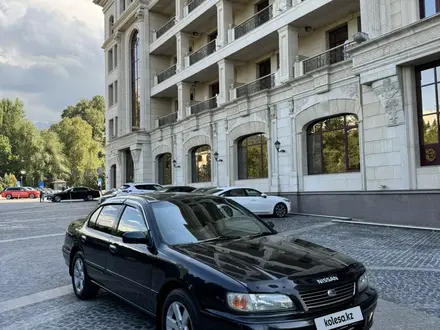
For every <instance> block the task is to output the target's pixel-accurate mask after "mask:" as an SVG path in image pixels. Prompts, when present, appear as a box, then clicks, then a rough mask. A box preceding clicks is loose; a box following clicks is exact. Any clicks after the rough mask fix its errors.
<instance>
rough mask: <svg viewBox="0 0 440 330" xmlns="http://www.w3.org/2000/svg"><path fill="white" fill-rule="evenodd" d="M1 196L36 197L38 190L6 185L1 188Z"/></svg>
mask: <svg viewBox="0 0 440 330" xmlns="http://www.w3.org/2000/svg"><path fill="white" fill-rule="evenodd" d="M1 196H2V197H3V198H6V199H13V198H31V199H33V198H37V197H40V192H39V191H38V190H30V189H26V188H25V187H8V188H6V189H5V190H3V192H2V194H1Z"/></svg>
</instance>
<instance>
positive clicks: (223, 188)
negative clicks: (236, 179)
mask: <svg viewBox="0 0 440 330" xmlns="http://www.w3.org/2000/svg"><path fill="white" fill-rule="evenodd" d="M217 189H221V190H222V191H228V190H232V189H252V190H258V189H255V188H252V187H239V186H228V187H218V188H217Z"/></svg>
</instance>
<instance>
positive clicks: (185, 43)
mask: <svg viewBox="0 0 440 330" xmlns="http://www.w3.org/2000/svg"><path fill="white" fill-rule="evenodd" d="M93 1H94V2H95V3H96V4H97V5H99V6H101V7H102V8H103V12H104V17H105V41H104V44H103V49H104V51H105V59H106V68H105V70H106V84H107V86H106V95H105V97H106V101H107V115H106V121H107V141H108V144H107V147H106V148H107V150H106V155H107V170H108V173H107V176H108V180H109V182H107V184H108V186H110V187H116V186H119V185H121V184H122V183H124V182H126V181H130V180H133V181H152V182H158V183H161V184H168V183H172V184H187V185H192V186H196V187H200V186H215V185H237V186H242V185H246V186H252V187H254V188H257V189H259V190H261V191H264V192H267V193H270V194H279V195H285V196H289V198H290V199H291V200H292V202H293V204H292V205H293V211H296V212H302V213H311V214H328V215H339V216H349V217H354V218H360V219H364V220H369V221H379V222H385V223H399V224H413V225H419V226H440V211H439V210H440V208H439V204H440V203H439V202H440V193H439V188H440V143H439V132H438V131H439V130H438V126H439V120H438V119H439V118H438V117H439V103H440V102H439V98H440V14H439V12H440V2H439V1H438V0H303V1H300V0H262V1H255V0H193V1H190V2H186V1H185V0H176V1H174V0H150V1H147V0H93Z"/></svg>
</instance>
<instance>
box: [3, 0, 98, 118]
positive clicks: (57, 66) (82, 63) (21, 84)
mask: <svg viewBox="0 0 440 330" xmlns="http://www.w3.org/2000/svg"><path fill="white" fill-rule="evenodd" d="M103 25H104V19H103V14H102V8H101V7H98V6H96V5H95V4H93V0H19V1H12V0H0V98H2V97H10V98H14V99H15V98H16V97H18V98H20V99H21V100H22V101H23V102H24V104H25V109H26V113H27V117H28V118H29V119H30V120H32V121H43V122H44V121H58V120H59V119H60V115H61V112H62V111H63V110H64V109H65V108H66V107H67V106H68V105H74V104H76V102H78V101H79V100H80V99H81V98H91V97H92V96H94V95H103V94H104V73H105V72H104V53H103V50H102V49H101V45H102V43H103V38H104V32H103V29H104V28H103Z"/></svg>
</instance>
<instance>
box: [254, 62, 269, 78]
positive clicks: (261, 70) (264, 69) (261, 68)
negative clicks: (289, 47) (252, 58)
mask: <svg viewBox="0 0 440 330" xmlns="http://www.w3.org/2000/svg"><path fill="white" fill-rule="evenodd" d="M270 74H271V67H270V58H268V59H267V60H264V61H263V62H260V63H258V77H257V78H262V77H265V76H267V75H270Z"/></svg>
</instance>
